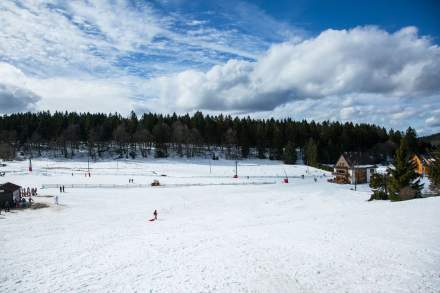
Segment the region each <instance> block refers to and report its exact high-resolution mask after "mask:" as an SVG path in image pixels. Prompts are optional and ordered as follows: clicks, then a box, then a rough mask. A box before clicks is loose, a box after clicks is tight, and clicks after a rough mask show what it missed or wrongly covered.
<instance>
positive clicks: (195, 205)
mask: <svg viewBox="0 0 440 293" xmlns="http://www.w3.org/2000/svg"><path fill="white" fill-rule="evenodd" d="M209 164H210V162H209V161H203V160H201V161H184V160H146V161H121V162H119V163H117V165H116V163H115V162H113V161H112V162H100V163H93V164H91V177H90V178H89V177H86V176H85V172H86V170H87V162H83V161H82V162H69V161H50V160H40V161H33V169H34V171H33V172H32V173H31V174H29V172H28V171H27V162H25V161H23V162H11V163H8V166H7V167H6V171H7V173H6V177H3V178H0V180H3V181H12V182H15V183H18V184H21V185H23V186H41V185H42V184H128V179H129V178H133V179H134V182H135V183H137V184H144V183H145V184H149V183H151V182H152V181H153V180H154V179H158V180H160V182H161V183H163V184H167V183H168V184H173V183H181V184H185V183H187V184H188V185H189V184H197V183H203V184H204V185H203V186H176V187H173V188H164V187H159V188H153V187H144V188H117V189H112V188H78V189H69V188H67V189H66V193H61V194H60V193H59V191H58V189H54V188H51V189H44V190H39V193H40V195H48V196H50V195H58V196H59V201H60V203H61V205H59V206H54V205H53V204H52V202H53V198H49V197H39V198H37V199H36V200H37V201H45V202H49V203H51V204H52V206H51V207H49V208H46V209H40V210H25V211H16V212H14V213H8V214H7V215H6V216H5V215H4V213H2V215H1V216H0V248H1V249H0V263H1V264H2V269H1V270H0V292H439V290H440V273H439V271H440V247H439V245H438V244H439V243H440V222H439V221H438V214H439V210H440V198H426V199H420V200H412V201H407V202H398V203H390V202H386V201H376V202H367V201H366V200H367V199H368V198H369V190H368V186H359V189H358V191H352V190H350V188H351V186H348V185H336V184H331V183H327V181H326V180H327V179H328V176H329V174H328V173H326V172H323V171H322V170H316V169H313V168H308V167H305V166H299V165H296V166H284V165H282V164H279V163H277V162H269V161H247V162H242V163H240V165H239V166H238V173H239V178H238V179H233V178H232V175H233V174H234V172H235V166H234V162H231V161H215V162H211V172H210V167H209ZM72 173H73V175H72ZM285 173H286V174H287V175H288V176H289V181H290V182H289V184H282V183H281V179H282V177H283V176H285V175H284V174H285ZM161 175H166V176H161ZM301 175H305V178H304V179H302V178H301ZM324 175H325V176H324ZM248 177H249V178H248ZM314 177H316V178H317V179H318V181H317V182H314V180H313V178H314ZM252 180H254V181H261V182H262V181H273V182H274V184H264V185H252V184H249V185H222V186H219V185H210V184H216V183H219V182H222V183H236V182H249V181H252ZM0 182H1V181H0ZM155 209H157V210H158V213H159V219H158V221H155V222H149V221H148V220H149V219H150V218H151V217H152V212H153V211H154V210H155Z"/></svg>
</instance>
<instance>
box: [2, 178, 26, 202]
mask: <svg viewBox="0 0 440 293" xmlns="http://www.w3.org/2000/svg"><path fill="white" fill-rule="evenodd" d="M20 189H21V186H18V185H15V184H13V183H10V182H7V183H4V184H0V207H1V208H3V207H4V206H5V203H6V202H7V201H9V205H10V206H11V207H12V206H13V202H14V200H15V199H17V198H20Z"/></svg>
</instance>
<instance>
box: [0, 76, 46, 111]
mask: <svg viewBox="0 0 440 293" xmlns="http://www.w3.org/2000/svg"><path fill="white" fill-rule="evenodd" d="M40 99H41V98H40V97H39V96H37V95H36V94H35V93H33V92H31V91H29V90H26V89H23V88H19V87H16V86H13V85H9V84H3V83H0V113H12V112H23V111H32V110H35V104H36V103H37V102H38V101H39V100H40Z"/></svg>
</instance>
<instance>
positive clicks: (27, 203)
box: [0, 195, 34, 214]
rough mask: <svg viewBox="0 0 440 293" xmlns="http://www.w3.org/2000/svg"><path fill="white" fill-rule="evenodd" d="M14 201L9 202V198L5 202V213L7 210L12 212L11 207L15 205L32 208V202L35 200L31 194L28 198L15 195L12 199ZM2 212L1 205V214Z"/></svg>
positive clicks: (16, 206)
mask: <svg viewBox="0 0 440 293" xmlns="http://www.w3.org/2000/svg"><path fill="white" fill-rule="evenodd" d="M12 201H13V202H12V203H10V202H9V200H7V201H6V202H5V204H4V207H3V208H4V210H5V213H6V212H10V211H11V208H13V207H15V208H17V209H18V208H22V209H24V208H30V207H31V206H32V203H33V202H34V200H33V199H32V197H31V196H29V197H28V199H27V200H26V198H25V197H23V196H21V195H18V196H16V197H14V198H13V199H12ZM1 213H2V207H1V206H0V214H1Z"/></svg>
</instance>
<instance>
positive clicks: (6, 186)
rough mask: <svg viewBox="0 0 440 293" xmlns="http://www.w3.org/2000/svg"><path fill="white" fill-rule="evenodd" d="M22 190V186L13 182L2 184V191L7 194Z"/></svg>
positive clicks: (0, 187) (0, 185)
mask: <svg viewBox="0 0 440 293" xmlns="http://www.w3.org/2000/svg"><path fill="white" fill-rule="evenodd" d="M20 188H21V186H19V185H16V184H14V183H11V182H6V183H4V184H0V190H4V191H6V192H14V191H16V190H18V189H20Z"/></svg>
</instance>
